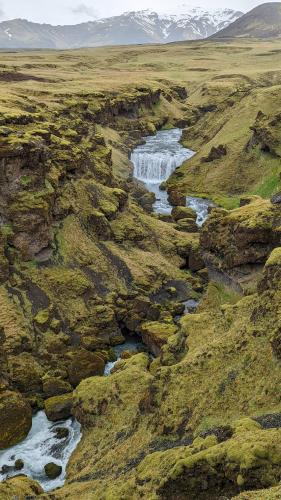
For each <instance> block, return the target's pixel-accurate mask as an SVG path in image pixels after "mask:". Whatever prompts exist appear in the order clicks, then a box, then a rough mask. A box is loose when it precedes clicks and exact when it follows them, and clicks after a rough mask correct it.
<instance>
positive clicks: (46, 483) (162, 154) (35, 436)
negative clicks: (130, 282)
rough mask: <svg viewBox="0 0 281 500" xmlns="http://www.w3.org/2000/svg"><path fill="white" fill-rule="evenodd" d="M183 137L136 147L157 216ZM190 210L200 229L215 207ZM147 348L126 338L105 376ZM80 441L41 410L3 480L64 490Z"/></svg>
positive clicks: (137, 170)
mask: <svg viewBox="0 0 281 500" xmlns="http://www.w3.org/2000/svg"><path fill="white" fill-rule="evenodd" d="M181 134H182V131H181V130H180V129H178V128H175V129H171V130H163V131H160V132H157V134H156V135H154V136H149V137H146V138H145V144H142V145H140V146H138V147H137V148H136V149H135V150H134V151H133V152H132V155H131V161H132V163H133V164H134V176H135V178H136V179H138V180H140V181H142V182H143V183H144V184H145V186H146V187H147V189H148V190H149V191H152V192H153V193H155V196H156V201H155V203H154V207H153V208H154V211H155V212H156V213H159V214H170V213H171V211H172V206H171V205H170V203H169V201H168V195H167V192H166V191H165V190H161V189H160V185H161V183H162V182H164V181H166V180H167V179H168V178H169V176H170V175H171V174H172V173H173V172H174V170H175V169H176V168H177V167H179V166H180V165H181V164H182V163H183V162H184V161H186V160H188V159H189V158H191V157H192V156H193V155H194V154H195V153H194V151H191V150H190V149H187V148H184V147H183V146H182V145H181V144H180V142H179V141H180V139H181ZM186 206H189V207H191V208H193V209H194V210H195V212H196V213H197V224H198V226H201V225H202V224H203V222H204V221H205V220H206V218H207V216H208V209H209V207H210V206H214V205H213V203H212V202H211V201H210V200H206V199H204V198H195V197H187V199H186ZM197 305H198V302H196V301H194V300H189V301H187V302H186V303H185V314H188V313H192V312H194V311H195V310H196V307H197ZM143 347H144V346H143V344H142V343H141V341H140V339H139V338H138V337H136V336H131V337H128V338H127V339H126V342H125V343H124V344H122V345H119V346H116V347H114V351H115V354H116V361H113V362H108V363H107V364H106V367H105V373H104V375H105V376H109V375H110V372H111V370H112V368H113V367H114V366H115V364H116V363H117V361H118V360H119V359H120V357H121V354H122V352H123V351H126V350H130V351H132V350H133V351H135V350H137V351H138V350H142V349H143ZM58 428H63V429H66V431H65V432H66V434H67V435H66V437H64V438H61V439H60V438H58V436H57V433H56V429H58ZM80 439H81V430H80V425H79V423H78V422H77V421H76V420H75V419H68V420H66V421H63V422H56V423H53V422H50V421H49V420H48V419H47V417H46V415H45V413H44V412H43V411H40V412H38V413H37V414H36V415H35V416H34V417H33V420H32V429H31V431H30V433H29V434H28V436H27V438H26V439H24V440H23V441H22V442H21V443H19V444H17V445H16V446H13V447H11V448H9V449H7V450H4V451H1V452H0V477H1V479H2V480H4V479H6V478H7V477H11V476H14V475H17V474H19V473H22V474H26V475H28V476H30V477H32V478H33V479H35V480H37V481H38V482H39V483H40V484H41V485H42V487H43V488H44V490H45V491H50V490H53V489H55V488H58V487H60V486H63V484H64V481H65V475H66V466H67V463H68V461H69V458H70V456H71V454H72V452H73V451H74V450H75V448H76V446H77V445H78V443H79V441H80ZM18 459H21V460H23V462H24V467H23V469H22V470H21V471H20V472H19V471H16V470H15V468H14V464H15V461H16V460H18ZM50 462H53V463H56V464H57V465H60V466H61V467H62V473H61V474H60V476H59V477H58V478H57V479H53V480H51V479H48V478H47V476H46V475H45V473H44V466H45V465H46V464H48V463H50ZM3 467H4V469H2V468H3ZM1 470H2V473H1Z"/></svg>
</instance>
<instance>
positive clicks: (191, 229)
mask: <svg viewBox="0 0 281 500" xmlns="http://www.w3.org/2000/svg"><path fill="white" fill-rule="evenodd" d="M176 228H177V230H178V231H184V232H186V233H197V232H198V230H199V229H198V226H197V224H196V222H195V220H194V218H191V217H187V218H185V219H180V220H179V221H178V223H177V225H176Z"/></svg>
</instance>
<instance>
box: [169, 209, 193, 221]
mask: <svg viewBox="0 0 281 500" xmlns="http://www.w3.org/2000/svg"><path fill="white" fill-rule="evenodd" d="M172 217H173V219H174V220H175V221H176V222H178V221H179V220H181V219H193V220H194V221H195V220H196V217H197V216H196V213H195V212H194V210H192V208H189V207H181V206H180V207H173V209H172Z"/></svg>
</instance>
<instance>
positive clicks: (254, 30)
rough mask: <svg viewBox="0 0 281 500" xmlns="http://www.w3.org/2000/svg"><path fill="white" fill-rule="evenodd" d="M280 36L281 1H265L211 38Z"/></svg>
mask: <svg viewBox="0 0 281 500" xmlns="http://www.w3.org/2000/svg"><path fill="white" fill-rule="evenodd" d="M280 36H281V2H267V3H263V4H261V5H258V6H257V7H254V9H252V10H250V11H249V12H247V13H246V14H244V15H243V16H241V17H240V18H238V19H236V20H235V21H234V22H233V23H232V24H231V25H229V26H227V27H226V28H223V29H222V30H220V31H219V32H217V33H215V34H213V35H212V38H217V39H220V38H238V37H239V38H276V37H280Z"/></svg>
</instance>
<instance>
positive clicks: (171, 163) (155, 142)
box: [131, 128, 194, 214]
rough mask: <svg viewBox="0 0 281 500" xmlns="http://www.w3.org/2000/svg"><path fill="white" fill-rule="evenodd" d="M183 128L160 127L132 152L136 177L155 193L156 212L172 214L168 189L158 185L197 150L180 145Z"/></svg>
mask: <svg viewBox="0 0 281 500" xmlns="http://www.w3.org/2000/svg"><path fill="white" fill-rule="evenodd" d="M181 135H182V131H181V130H180V129H178V128H174V129H171V130H161V131H160V132H157V134H156V135H153V136H149V137H146V138H145V143H144V144H142V145H141V146H138V147H137V148H136V149H135V150H134V151H133V153H132V155H131V161H132V163H133V165H134V177H135V178H136V179H138V180H140V181H142V182H144V184H145V185H146V187H147V189H148V191H151V192H153V193H154V194H155V196H156V202H155V203H154V206H153V208H154V211H155V212H157V213H160V214H170V213H171V210H172V207H171V205H170V203H169V201H168V195H167V192H166V191H161V190H160V188H159V186H160V184H161V183H162V182H163V181H166V180H167V179H168V178H169V177H170V175H171V174H172V173H173V172H174V170H175V169H176V168H177V167H179V166H180V165H181V164H182V163H183V162H184V161H185V160H188V158H191V156H193V155H194V152H193V151H191V150H190V149H187V148H184V147H183V146H182V145H181V144H180V142H179V141H180V138H181Z"/></svg>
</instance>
